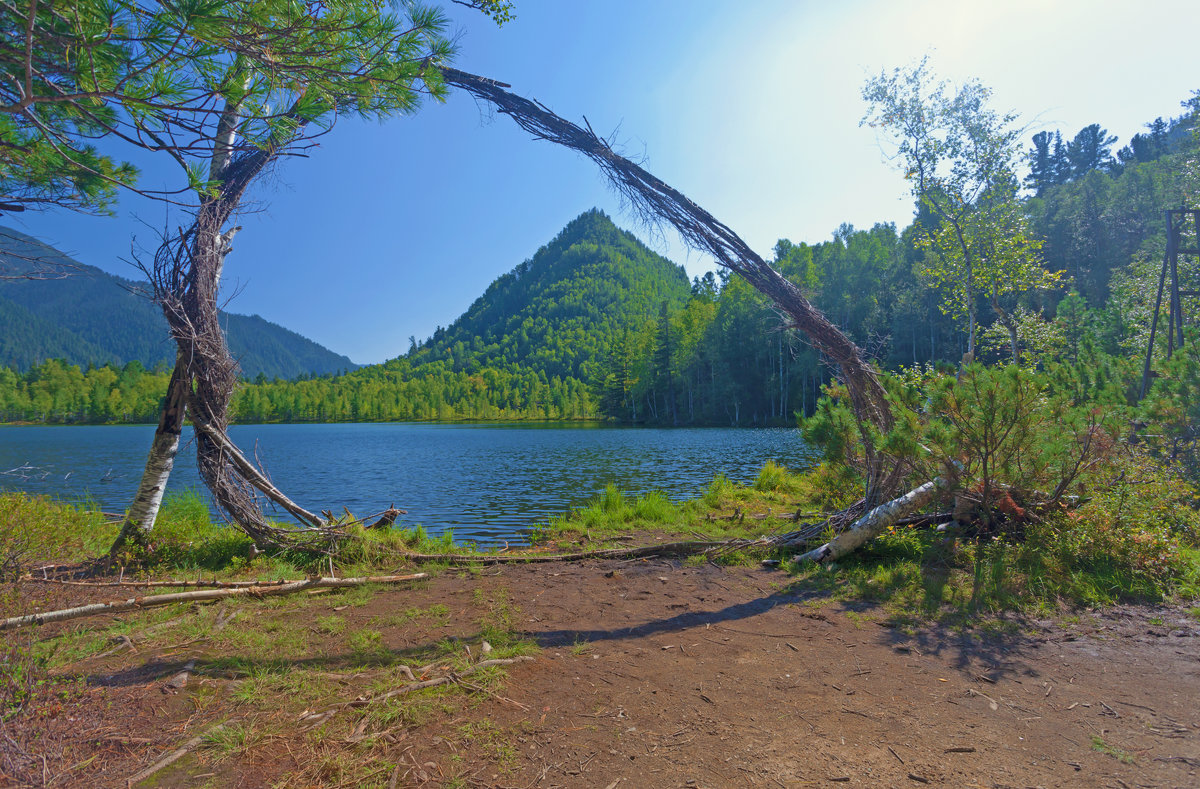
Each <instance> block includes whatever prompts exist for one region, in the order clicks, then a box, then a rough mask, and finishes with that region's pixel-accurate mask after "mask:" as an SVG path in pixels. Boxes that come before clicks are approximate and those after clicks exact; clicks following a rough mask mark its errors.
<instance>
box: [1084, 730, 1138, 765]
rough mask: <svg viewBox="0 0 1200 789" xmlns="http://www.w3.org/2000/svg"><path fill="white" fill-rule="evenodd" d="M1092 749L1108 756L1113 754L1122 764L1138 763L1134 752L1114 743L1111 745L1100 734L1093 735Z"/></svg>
mask: <svg viewBox="0 0 1200 789" xmlns="http://www.w3.org/2000/svg"><path fill="white" fill-rule="evenodd" d="M1092 750H1093V751H1096V752H1097V753H1102V754H1104V755H1106V756H1111V757H1113V758H1114V759H1116V760H1117V761H1119V762H1121V763H1122V764H1137V759H1136V758H1134V756H1133V754H1131V753H1129V751H1126V750H1123V749H1121V748H1118V747H1116V746H1114V745H1109V744H1108V743H1107V742H1105V741H1104V738H1103V737H1101V736H1099V735H1092Z"/></svg>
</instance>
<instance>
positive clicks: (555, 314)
mask: <svg viewBox="0 0 1200 789" xmlns="http://www.w3.org/2000/svg"><path fill="white" fill-rule="evenodd" d="M689 293H690V283H689V282H688V277H687V273H686V272H685V270H684V268H683V267H682V266H677V265H675V264H674V263H672V262H671V261H669V260H667V259H666V258H664V257H663V256H661V255H659V254H657V253H655V252H654V251H652V250H651V249H649V248H648V247H647V246H646V245H645V244H643V243H642V242H641V241H639V240H638V239H637V237H636V236H634V235H633V234H632V233H630V232H628V231H626V230H622V229H620V228H618V227H617V226H616V225H614V224H613V222H612V220H611V219H610V218H609V217H608V215H607V214H605V213H604V212H603V211H601V210H599V209H592V210H590V211H587V212H585V213H583V214H581V215H580V216H579V217H577V218H576V219H574V220H572V221H571V222H570V223H568V224H567V226H566V227H565V228H563V229H562V231H561V232H559V234H558V235H557V236H555V238H554V240H552V241H551V242H550V243H549V244H547V245H546V246H544V247H542V248H541V249H539V250H538V251H537V253H536V254H534V256H533V257H532V258H530V259H529V260H526V261H524V262H523V263H521V264H520V265H518V266H517V267H515V268H514V269H512V271H510V272H508V273H507V274H504V275H503V276H501V277H499V278H498V279H496V280H495V281H494V282H493V283H492V284H491V285H490V286H488V288H487V290H486V291H484V293H483V295H482V296H480V297H479V298H478V299H476V300H475V303H474V304H472V305H471V306H470V308H468V309H467V311H466V312H465V313H463V314H462V315H461V316H460V317H459V318H458V320H456V321H454V323H452V324H450V326H449V327H448V328H446V329H438V330H437V331H436V332H434V335H433V337H431V338H429V339H428V340H426V341H425V342H424V343H422V344H421V345H420V346H419V347H418V348H415V349H410V351H409V352H408V354H407V355H406V356H404V357H402V358H401V359H400V360H394V361H393V362H389V363H387V364H385V367H386V366H388V365H391V366H396V365H397V363H398V362H399V363H402V364H406V365H408V366H410V367H411V368H413V369H419V368H420V367H422V366H426V365H429V364H432V363H435V362H443V363H444V364H445V365H446V366H447V367H448V368H449V369H453V370H456V371H464V372H472V371H475V370H478V369H482V368H485V367H506V366H509V365H517V366H520V367H524V368H528V369H531V370H535V371H538V372H541V373H544V374H545V375H546V376H547V377H550V378H553V377H555V376H557V377H560V378H567V377H574V378H588V377H589V375H590V372H591V370H590V367H591V366H592V365H593V364H594V363H595V362H597V361H599V360H600V359H601V358H602V357H603V355H604V354H606V353H607V352H608V350H609V349H610V348H611V346H612V344H613V342H614V341H615V339H616V338H617V337H618V336H620V334H621V333H622V332H624V331H628V330H630V329H638V328H641V327H642V326H643V324H645V322H646V321H647V320H649V319H652V318H654V317H655V316H656V315H658V311H659V309H660V307H661V305H662V303H663V302H664V301H665V302H667V303H668V304H669V305H670V307H671V308H672V309H677V308H679V307H680V306H681V305H682V304H683V303H684V302H685V301H686V300H687V298H688V295H689Z"/></svg>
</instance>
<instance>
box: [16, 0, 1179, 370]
mask: <svg viewBox="0 0 1200 789" xmlns="http://www.w3.org/2000/svg"><path fill="white" fill-rule="evenodd" d="M447 11H448V14H449V16H450V17H451V18H452V20H454V26H455V28H456V29H457V30H458V31H459V33H460V35H461V38H460V46H461V52H460V55H459V58H458V60H457V62H456V65H457V66H458V67H459V68H462V69H464V70H467V71H472V72H474V73H478V74H483V75H487V76H490V77H494V78H496V79H499V80H502V81H505V82H508V83H511V84H512V86H513V89H514V90H515V91H517V92H518V93H521V94H523V95H526V96H530V97H533V98H536V99H538V100H540V101H542V102H543V103H545V104H546V105H547V106H549V107H550V108H552V109H554V110H555V111H556V112H558V113H559V114H560V115H563V116H564V117H567V118H571V119H575V120H578V119H579V118H581V117H582V116H584V115H586V116H587V118H588V120H589V121H590V122H591V124H592V126H593V127H594V128H595V129H596V130H597V131H598V132H601V133H602V134H607V133H610V132H612V133H615V135H616V138H617V140H619V141H620V143H621V144H622V146H623V147H624V149H625V151H626V152H627V153H628V154H631V155H634V156H637V157H640V158H642V159H643V160H644V161H645V163H646V166H647V167H648V169H649V170H650V171H651V172H653V173H654V174H655V175H657V176H659V177H660V178H663V179H664V180H665V181H667V182H668V183H670V184H672V185H673V186H675V187H677V188H679V189H680V190H682V191H683V192H684V193H685V194H687V195H688V196H689V197H691V198H692V199H693V200H695V201H696V202H698V203H699V204H701V205H703V206H704V207H705V208H707V209H708V210H709V211H711V212H712V213H713V214H714V215H715V216H716V217H718V218H719V219H721V220H722V221H723V222H725V223H726V224H728V225H729V226H730V227H732V228H733V229H734V230H735V231H737V232H738V233H740V234H741V235H742V236H743V237H744V238H745V239H746V240H747V241H748V242H749V243H750V244H751V246H753V247H754V248H755V249H757V250H758V251H759V252H761V253H762V254H763V255H764V256H767V255H769V253H770V251H771V248H772V247H773V246H774V244H775V242H776V241H777V240H778V239H780V238H785V237H786V238H790V239H792V240H793V241H810V242H815V241H820V240H823V239H826V238H828V237H829V236H830V235H831V234H832V232H833V231H834V230H835V229H836V228H837V227H838V225H840V224H841V223H843V222H849V223H852V224H854V225H856V226H859V227H869V226H870V225H872V224H873V223H875V222H877V221H890V222H896V223H897V224H899V225H904V224H907V223H908V221H909V220H910V219H911V216H912V208H911V207H912V200H911V197H910V196H909V194H908V192H907V185H906V183H905V182H904V180H903V179H902V178H901V176H900V175H899V174H898V173H897V172H895V171H894V170H893V169H892V168H891V167H890V166H889V164H888V163H887V162H886V161H884V159H883V155H882V152H881V149H880V145H879V143H878V141H877V140H876V138H875V135H874V132H873V131H872V130H870V129H862V128H859V126H858V121H859V119H860V118H861V116H862V113H863V105H862V101H861V99H860V97H859V91H860V88H861V86H862V83H863V82H864V80H865V79H866V78H867V77H868V76H870V75H873V74H876V73H878V72H879V71H880V70H881V69H885V68H886V69H890V68H892V67H894V66H900V65H906V64H909V63H912V62H914V61H916V60H918V59H920V58H921V57H922V56H925V55H929V57H930V63H931V66H932V67H933V69H934V71H935V72H936V73H938V74H939V75H940V76H942V77H945V78H947V79H950V80H954V81H962V80H965V79H969V78H972V77H975V78H978V79H980V80H981V81H982V82H983V83H984V84H986V85H988V86H990V87H991V88H993V89H994V107H995V108H997V109H1002V110H1013V111H1016V112H1018V113H1019V114H1020V115H1021V120H1022V122H1023V123H1025V124H1028V125H1029V127H1030V129H1029V134H1030V135H1032V134H1033V133H1034V132H1036V131H1039V130H1042V129H1051V130H1053V129H1061V130H1062V132H1063V134H1064V136H1066V137H1070V136H1072V135H1073V134H1074V133H1075V132H1076V131H1078V130H1079V129H1080V128H1082V127H1083V126H1086V125H1087V124H1089V123H1100V124H1102V125H1103V126H1105V127H1106V128H1107V129H1108V130H1109V131H1110V132H1111V133H1113V134H1117V135H1118V136H1119V137H1120V139H1121V142H1120V143H1118V146H1119V145H1123V144H1124V143H1125V142H1127V141H1128V138H1129V137H1130V136H1132V135H1133V134H1135V133H1137V132H1138V131H1141V129H1142V125H1143V124H1144V123H1146V122H1148V121H1150V120H1152V119H1154V118H1155V117H1156V116H1159V115H1162V116H1164V117H1169V116H1171V115H1177V114H1179V112H1180V107H1179V102H1180V101H1182V100H1183V99H1185V98H1187V97H1188V96H1190V95H1191V93H1192V91H1193V90H1194V89H1197V88H1200V77H1198V76H1197V74H1200V72H1198V71H1197V70H1196V65H1197V63H1196V60H1197V58H1196V45H1195V40H1196V39H1195V36H1196V31H1197V30H1200V6H1198V5H1196V4H1195V2H1194V0H1193V2H1174V1H1173V0H1150V2H1147V3H1145V4H1142V6H1141V7H1140V8H1139V9H1138V10H1137V11H1136V12H1135V11H1132V10H1131V7H1130V6H1129V5H1128V4H1127V3H1116V2H1103V1H1098V0H1091V1H1090V2H1083V1H1079V2H1077V1H1076V0H1041V1H1040V2H1033V1H1032V0H1006V1H1004V2H983V1H982V0H972V2H963V0H955V1H951V0H841V1H839V2H802V1H800V0H794V1H792V2H785V1H784V0H742V1H741V2H730V1H727V2H716V0H687V1H685V0H658V1H657V2H655V1H654V0H642V1H641V2H636V1H634V0H606V2H603V3H584V2H570V0H517V5H516V13H517V18H516V20H515V21H513V22H511V23H510V24H508V25H506V26H505V27H504V28H502V29H496V27H495V25H493V24H492V23H491V22H490V21H488V20H486V19H483V18H480V17H477V16H475V15H472V14H470V13H468V12H465V11H464V10H463V9H460V8H459V7H457V6H453V5H449V6H448V9H447ZM169 177H170V178H173V177H174V173H173V172H172V171H170V170H168V169H165V168H161V169H160V168H159V167H157V166H154V165H153V164H150V165H149V166H146V167H145V173H144V181H143V184H144V185H147V186H151V187H153V186H162V185H166V184H167V183H168V180H167V179H168V178H169ZM170 183H174V182H173V181H170ZM253 201H254V206H253V207H254V211H253V213H250V214H248V215H247V216H245V217H243V219H242V224H243V225H244V230H243V231H242V232H241V234H240V235H239V236H238V237H237V239H236V242H235V244H234V253H233V254H232V255H231V256H230V257H229V259H228V261H227V263H226V269H225V270H226V282H227V286H226V290H227V291H229V292H236V296H235V297H234V298H233V300H232V301H231V302H230V304H229V307H228V308H229V309H230V310H231V311H234V312H242V313H257V314H260V315H262V316H263V317H265V318H267V319H268V320H272V321H275V322H277V323H280V324H282V325H284V326H286V327H288V328H290V329H293V330H295V331H298V332H300V333H301V334H304V335H306V336H308V337H311V338H313V339H314V340H317V341H318V342H320V343H322V344H324V345H326V346H328V347H330V348H332V349H333V350H335V351H338V352H339V353H345V354H347V355H349V356H350V357H351V358H352V359H354V360H355V361H356V362H361V363H372V362H379V361H383V360H385V359H388V358H392V357H395V356H397V355H399V354H401V353H403V352H404V351H405V350H406V349H407V348H408V337H409V336H410V335H415V336H417V337H418V338H424V337H426V336H428V335H429V334H431V333H432V332H433V330H434V328H435V327H436V326H438V325H447V324H449V323H450V322H452V321H453V320H454V319H455V318H456V317H457V316H458V315H459V314H460V313H461V312H462V311H463V310H465V309H466V307H467V306H469V305H470V303H471V302H472V301H473V300H474V299H475V298H476V297H477V296H478V295H479V294H480V293H482V292H483V290H484V288H486V287H487V285H488V283H490V282H491V281H492V280H493V279H494V278H495V277H497V276H499V275H500V274H502V273H504V272H505V271H507V270H509V269H511V268H512V267H513V266H515V265H516V264H517V263H520V262H521V261H522V260H524V259H526V258H528V257H530V256H531V255H532V254H533V253H534V252H535V251H536V250H537V248H538V247H539V246H541V245H542V244H544V243H545V242H547V241H548V240H550V238H552V237H553V236H554V234H555V233H557V232H558V230H560V229H561V228H562V226H563V225H565V224H566V223H567V222H568V221H569V220H570V219H572V218H573V217H575V216H576V215H578V214H579V213H581V212H583V211H585V210H587V209H588V208H591V207H593V206H599V207H601V208H603V209H604V210H606V211H607V212H608V213H609V214H610V215H612V216H613V217H614V218H615V219H616V220H617V222H618V224H621V225H623V226H626V227H631V229H634V230H635V232H637V233H638V234H639V235H640V236H642V237H643V238H646V239H647V240H648V241H650V242H651V244H652V246H655V247H656V248H657V249H658V250H659V251H660V252H662V253H664V254H666V255H667V256H669V257H671V258H672V259H674V260H676V261H677V262H680V263H684V264H685V265H686V266H687V268H688V271H689V273H690V274H693V275H695V274H700V273H702V272H704V271H707V270H709V269H711V268H713V264H712V262H711V260H709V259H707V258H706V257H704V256H702V255H699V254H697V253H694V252H692V253H689V252H688V251H687V250H686V249H684V248H683V247H682V246H681V245H680V243H679V240H678V239H677V238H676V237H675V236H674V235H673V234H672V233H670V232H668V233H665V234H662V235H659V236H656V237H651V236H649V235H648V234H647V233H646V232H644V231H643V230H642V229H639V228H637V227H635V226H634V225H633V222H632V220H631V219H630V217H628V216H627V215H625V214H623V213H622V211H621V208H620V204H619V202H618V200H617V199H616V197H615V196H614V195H613V194H612V193H611V192H610V191H609V190H608V188H607V187H606V186H605V184H604V183H603V182H602V180H601V179H600V176H599V174H598V173H597V171H596V170H595V169H594V167H593V166H592V165H590V164H589V163H588V162H586V161H584V160H583V159H582V158H581V157H579V156H576V155H574V154H572V153H570V152H568V151H566V150H563V149H559V148H556V147H554V146H552V145H550V144H548V143H543V142H533V141H531V140H530V139H529V138H528V136H527V135H525V134H524V133H522V132H520V131H519V130H518V129H517V128H516V127H515V126H514V125H513V124H512V123H511V121H508V120H507V119H505V118H503V117H495V118H491V117H490V116H489V115H488V114H487V113H486V111H485V110H483V109H481V108H480V107H478V106H477V105H476V104H475V102H474V101H472V100H471V99H470V98H469V97H467V96H463V95H457V96H452V97H451V98H450V100H449V101H448V102H446V103H445V104H441V105H438V104H430V105H427V106H426V108H424V109H423V110H422V111H421V112H420V113H419V114H417V115H415V116H413V117H410V118H400V119H396V120H393V121H389V122H387V123H384V124H376V123H362V122H344V123H342V124H340V125H339V126H338V127H337V128H336V129H335V130H334V131H333V132H332V133H331V134H329V135H327V136H326V137H324V138H322V140H321V145H320V147H319V148H318V149H317V150H315V151H314V152H313V154H312V156H311V157H310V158H308V159H298V160H292V161H288V162H286V163H284V164H283V165H282V166H281V167H280V168H279V169H278V170H277V171H276V172H275V173H274V174H272V176H271V177H270V178H269V179H267V180H266V182H265V183H264V184H263V185H262V186H260V188H258V189H257V190H256V191H255V192H254V194H253ZM178 221H179V220H178V219H174V220H173V219H172V217H170V216H168V215H167V213H166V210H165V209H164V207H163V206H162V205H160V204H154V203H149V202H146V201H143V200H140V199H138V198H136V197H134V196H132V195H131V196H127V197H125V198H123V199H122V202H121V205H120V207H119V209H118V215H117V217H116V218H109V217H88V216H80V215H77V214H71V213H67V212H59V213H45V214H39V215H25V216H14V215H9V216H5V217H4V218H3V219H0V222H4V223H5V224H10V225H13V226H16V227H18V228H19V229H22V230H24V231H25V232H28V233H31V234H33V235H36V236H38V237H40V238H43V239H45V240H46V241H48V242H50V243H52V244H55V245H56V246H59V247H60V248H63V249H65V250H67V251H69V252H71V253H72V254H74V255H75V257H77V258H78V259H79V260H81V261H83V262H85V263H89V264H92V265H95V266H98V267H100V268H103V269H106V270H109V271H112V272H114V273H118V274H122V275H124V276H129V277H132V276H134V274H135V272H134V270H133V269H132V268H131V267H130V266H129V265H128V264H127V263H124V262H122V258H124V259H128V258H129V251H130V248H131V239H133V238H134V237H135V236H136V238H137V239H138V241H139V242H140V243H141V244H142V245H145V246H149V247H151V248H152V247H153V242H154V238H155V236H154V228H155V227H162V226H163V224H164V223H166V222H178Z"/></svg>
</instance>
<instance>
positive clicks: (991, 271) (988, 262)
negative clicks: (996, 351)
mask: <svg viewBox="0 0 1200 789" xmlns="http://www.w3.org/2000/svg"><path fill="white" fill-rule="evenodd" d="M862 95H863V99H864V100H865V101H866V102H867V107H868V109H867V112H866V114H865V115H864V116H863V120H862V123H863V124H864V125H867V126H871V127H872V128H876V129H879V130H881V131H882V132H883V133H884V134H885V136H886V138H887V140H888V141H889V142H890V144H891V145H892V146H893V150H892V151H891V152H890V156H891V158H892V160H893V161H895V162H896V164H897V166H898V168H899V169H900V170H901V171H902V172H903V173H904V177H905V178H906V179H907V180H908V181H909V182H910V183H911V184H912V193H913V195H914V196H915V197H916V198H917V199H918V200H919V201H920V203H921V206H922V207H923V208H924V209H926V210H927V211H928V213H929V214H930V215H931V216H932V217H934V218H935V219H936V223H937V224H936V226H934V227H927V228H925V232H924V236H923V239H922V243H923V245H924V246H925V248H926V250H927V251H928V252H929V253H930V255H929V260H928V265H927V269H926V274H927V275H928V276H929V277H930V279H931V280H932V281H933V282H934V283H935V284H936V285H937V286H938V287H940V288H941V289H942V291H943V293H944V294H945V298H944V300H943V302H942V309H943V311H944V312H947V313H949V314H953V315H956V316H959V317H962V318H965V319H966V322H967V356H968V357H969V358H974V356H975V339H976V336H977V334H978V324H979V316H978V302H979V296H981V295H983V296H986V297H987V299H988V302H989V304H990V305H991V307H992V311H993V312H994V313H995V315H996V318H997V319H998V320H1000V321H1001V322H1002V323H1003V324H1004V326H1005V328H1006V329H1008V332H1009V336H1010V339H1011V344H1012V349H1011V350H1012V356H1013V362H1014V363H1016V362H1017V325H1016V322H1015V321H1013V319H1012V317H1011V316H1010V314H1009V310H1008V309H1006V308H1005V298H1006V297H1008V296H1011V295H1012V294H1016V293H1021V292H1024V291H1028V290H1034V289H1041V288H1049V287H1053V286H1054V285H1055V284H1056V283H1057V282H1058V280H1059V275H1058V274H1055V273H1051V272H1048V271H1046V269H1045V268H1044V267H1043V265H1042V261H1041V254H1040V248H1041V243H1040V242H1039V241H1038V240H1037V239H1035V238H1034V237H1033V235H1032V232H1031V231H1030V229H1029V226H1028V222H1027V221H1026V219H1025V217H1024V216H1023V214H1022V213H1021V210H1020V205H1019V203H1018V202H1017V191H1018V181H1017V177H1016V163H1017V162H1018V161H1019V159H1020V157H1021V149H1020V145H1019V140H1020V135H1021V133H1022V131H1023V130H1022V129H1021V128H1020V127H1018V126H1017V125H1016V120H1017V118H1016V116H1015V115H1013V114H1010V113H999V112H996V111H995V110H993V109H991V108H989V107H988V102H989V100H990V99H991V90H990V89H988V88H986V87H984V86H983V85H982V84H981V83H979V82H978V81H976V80H971V81H969V82H967V83H965V84H963V85H962V86H960V87H958V88H957V89H955V88H954V87H952V86H951V85H950V84H949V83H947V82H945V81H941V82H938V81H935V80H934V77H933V75H932V74H931V73H930V71H929V69H928V63H927V61H925V60H922V61H921V62H920V63H919V64H917V65H916V66H915V67H912V68H907V69H895V70H893V71H892V72H891V73H887V72H881V73H880V74H879V75H878V76H875V77H872V78H871V79H869V80H867V83H866V85H864V86H863V90H862Z"/></svg>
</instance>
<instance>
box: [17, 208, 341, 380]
mask: <svg viewBox="0 0 1200 789" xmlns="http://www.w3.org/2000/svg"><path fill="white" fill-rule="evenodd" d="M25 277H31V278H25ZM148 287H149V286H148V285H146V284H145V283H137V282H134V281H132V280H129V279H125V278H123V277H118V276H116V275H113V274H108V273H107V272H104V271H102V270H100V269H98V268H95V267H94V266H88V265H85V264H83V263H80V262H78V261H77V260H74V259H73V258H71V257H70V256H69V255H67V254H65V253H63V252H62V251H60V250H57V249H55V248H54V247H51V246H49V245H47V244H44V243H42V242H41V241H39V240H38V239H36V238H33V237H32V236H29V235H27V234H25V233H22V232H20V231H18V230H13V229H12V228H6V227H0V366H6V367H14V368H16V369H17V370H19V371H24V370H27V369H29V368H30V367H34V366H37V365H39V364H41V363H42V362H44V361H45V360H47V359H65V360H66V361H67V362H69V363H70V364H77V365H82V366H87V365H89V364H91V365H104V364H116V365H124V364H127V363H129V362H133V361H136V362H140V363H141V364H142V365H144V366H146V367H154V366H156V365H160V364H168V365H169V364H171V363H173V361H174V358H175V349H174V343H172V342H171V340H170V337H169V336H168V334H167V324H166V321H165V320H164V319H163V316H162V314H161V313H160V312H159V310H158V307H156V306H155V305H154V304H153V303H152V302H151V301H150V300H149V299H147V298H145V297H143V296H142V295H140V294H139V293H138V291H145V290H147V289H148ZM221 319H222V323H223V325H224V327H225V331H226V333H227V335H228V337H229V344H230V348H231V349H232V351H233V355H234V358H236V359H237V360H238V362H239V363H240V364H241V367H242V372H243V374H245V375H246V376H248V377H250V378H254V377H256V376H258V375H260V374H261V375H263V376H265V377H267V378H276V377H278V378H295V377H297V376H300V375H312V374H316V375H324V374H328V373H337V372H342V371H345V370H352V369H354V368H355V367H356V366H357V365H355V364H354V363H353V362H351V361H350V360H349V359H348V358H346V357H345V356H342V355H340V354H336V353H334V352H333V351H330V350H329V349H327V348H324V347H322V346H321V345H319V344H317V343H315V342H313V341H312V340H309V339H307V338H306V337H302V336H300V335H299V334H296V333H295V332H293V331H290V330H288V329H285V328H284V327H282V326H279V325H277V324H274V323H271V322H270V321H267V320H264V319H263V318H260V317H259V316H257V315H255V316H245V315H235V314H231V313H224V312H223V313H221Z"/></svg>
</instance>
